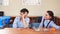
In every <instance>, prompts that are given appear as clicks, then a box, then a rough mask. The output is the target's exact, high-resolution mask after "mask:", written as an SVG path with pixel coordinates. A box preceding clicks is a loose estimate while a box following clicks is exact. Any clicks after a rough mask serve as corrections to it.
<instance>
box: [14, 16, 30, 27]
mask: <svg viewBox="0 0 60 34" xmlns="http://www.w3.org/2000/svg"><path fill="white" fill-rule="evenodd" d="M25 20H26V24H27V26H26V27H28V25H29V21H30V19H29V18H25ZM13 28H24V25H23V23H22V22H21V20H20V17H19V16H18V17H16V18H15V20H14V23H13Z"/></svg>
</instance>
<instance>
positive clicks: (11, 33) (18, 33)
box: [0, 28, 60, 34]
mask: <svg viewBox="0 0 60 34" xmlns="http://www.w3.org/2000/svg"><path fill="white" fill-rule="evenodd" d="M0 34H60V31H56V32H37V31H34V30H32V29H20V28H5V29H1V30H0Z"/></svg>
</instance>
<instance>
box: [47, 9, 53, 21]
mask: <svg viewBox="0 0 60 34" xmlns="http://www.w3.org/2000/svg"><path fill="white" fill-rule="evenodd" d="M47 13H48V14H49V16H51V20H52V19H53V18H54V13H53V12H52V11H50V10H49V11H47Z"/></svg>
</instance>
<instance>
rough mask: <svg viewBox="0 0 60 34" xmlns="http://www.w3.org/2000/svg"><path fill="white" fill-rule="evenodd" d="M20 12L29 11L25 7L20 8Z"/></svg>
mask: <svg viewBox="0 0 60 34" xmlns="http://www.w3.org/2000/svg"><path fill="white" fill-rule="evenodd" d="M20 12H21V13H25V12H27V14H28V13H29V11H28V9H26V8H23V9H21V10H20Z"/></svg>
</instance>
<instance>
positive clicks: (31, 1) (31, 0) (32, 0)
mask: <svg viewBox="0 0 60 34" xmlns="http://www.w3.org/2000/svg"><path fill="white" fill-rule="evenodd" d="M22 2H23V3H22V4H24V5H39V4H40V2H41V1H40V0H22Z"/></svg>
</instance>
